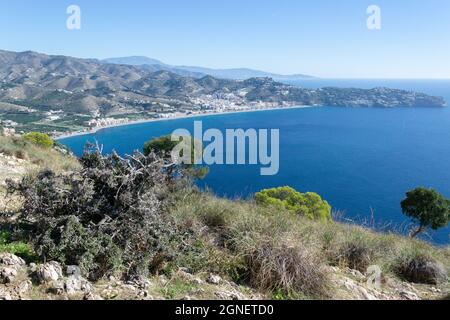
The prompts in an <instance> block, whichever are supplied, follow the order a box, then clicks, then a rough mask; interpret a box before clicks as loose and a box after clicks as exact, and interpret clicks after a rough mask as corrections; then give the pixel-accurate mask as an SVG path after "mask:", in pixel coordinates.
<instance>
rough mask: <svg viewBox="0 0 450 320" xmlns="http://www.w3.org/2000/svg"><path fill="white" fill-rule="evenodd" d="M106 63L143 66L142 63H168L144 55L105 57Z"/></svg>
mask: <svg viewBox="0 0 450 320" xmlns="http://www.w3.org/2000/svg"><path fill="white" fill-rule="evenodd" d="M103 61H104V62H106V63H114V64H129V65H131V66H141V65H145V64H147V65H153V64H156V65H163V66H165V65H166V64H165V63H163V62H161V61H159V60H156V59H151V58H148V57H142V56H132V57H124V58H110V59H105V60H103Z"/></svg>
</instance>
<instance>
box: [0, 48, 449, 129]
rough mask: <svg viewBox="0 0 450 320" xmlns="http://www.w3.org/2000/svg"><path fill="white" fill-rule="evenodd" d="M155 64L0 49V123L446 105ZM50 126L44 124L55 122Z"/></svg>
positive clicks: (400, 93)
mask: <svg viewBox="0 0 450 320" xmlns="http://www.w3.org/2000/svg"><path fill="white" fill-rule="evenodd" d="M135 61H136V62H139V61H140V59H137V58H136V59H135ZM154 66H155V65H136V66H133V65H127V64H113V63H106V62H105V61H99V60H95V59H79V58H73V57H67V56H52V55H46V54H41V53H36V52H32V51H26V52H10V51H1V50H0V120H14V121H16V122H19V123H22V122H26V123H28V122H32V123H36V122H39V123H41V122H42V121H43V120H42V119H46V117H47V114H48V113H52V112H55V111H58V112H63V113H64V116H65V117H66V118H64V119H63V120H61V119H59V120H58V121H62V122H64V123H65V124H66V123H69V124H70V123H71V121H75V122H77V123H78V122H80V121H81V120H80V119H78V118H76V119H75V120H73V118H70V117H73V116H77V117H78V116H83V117H89V118H97V117H110V116H126V117H128V116H130V115H131V116H133V117H134V118H142V117H144V118H145V117H148V116H149V115H150V116H155V115H159V114H161V113H173V112H177V111H181V112H193V111H200V112H202V111H205V110H209V111H214V110H221V111H226V110H230V109H231V110H232V109H233V108H246V107H249V106H254V107H257V108H261V107H263V108H266V107H277V106H278V107H279V106H294V105H313V106H336V107H386V108H388V107H389V108H390V107H400V106H402V107H416V106H425V107H442V106H444V105H446V102H445V101H444V99H443V98H439V97H432V96H429V95H426V94H423V93H417V92H410V91H404V90H396V89H388V88H374V89H371V90H364V89H350V88H349V89H343V88H322V89H305V88H299V87H295V86H291V85H287V84H284V83H281V82H277V81H275V80H274V79H272V78H269V77H255V78H249V79H245V80H231V79H223V78H216V77H213V76H210V75H206V76H201V77H200V75H197V76H192V75H184V76H183V75H180V74H178V73H175V72H173V70H165V69H158V68H155V67H154ZM183 72H189V73H190V72H194V71H187V70H184V71H183ZM61 117H62V116H58V118H61ZM69 119H70V120H69ZM49 121H50V122H51V121H53V120H49ZM83 121H84V120H83ZM47 122H48V121H47ZM47 122H45V126H50V125H52V126H53V125H54V123H47Z"/></svg>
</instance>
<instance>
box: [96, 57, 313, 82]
mask: <svg viewBox="0 0 450 320" xmlns="http://www.w3.org/2000/svg"><path fill="white" fill-rule="evenodd" d="M103 61H104V62H107V63H114V64H127V65H132V66H140V65H148V66H153V67H154V68H160V69H161V70H167V71H172V72H174V73H177V74H180V75H183V76H184V75H188V76H193V77H202V76H205V75H210V76H213V77H216V78H222V79H234V80H245V79H249V78H261V77H269V78H273V79H276V80H297V79H311V78H314V77H312V76H308V75H303V74H294V75H281V74H275V73H270V72H264V71H259V70H252V69H246V68H237V69H211V68H203V67H191V66H171V65H168V64H165V63H163V62H161V61H159V60H156V59H152V58H148V57H141V56H138V57H136V56H132V57H122V58H110V59H105V60H103ZM184 72H190V73H191V74H190V75H189V74H186V73H184Z"/></svg>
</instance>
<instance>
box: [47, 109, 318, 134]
mask: <svg viewBox="0 0 450 320" xmlns="http://www.w3.org/2000/svg"><path fill="white" fill-rule="evenodd" d="M307 108H319V107H318V106H292V107H275V108H267V109H250V110H236V111H223V112H205V113H198V114H191V115H183V116H176V117H173V118H158V119H142V120H135V121H129V122H125V123H118V124H111V125H107V126H102V127H97V128H92V129H91V130H89V131H83V132H71V133H67V134H63V135H60V136H58V137H55V138H54V139H55V141H59V140H64V139H69V138H73V137H79V136H87V135H90V134H95V133H97V132H99V131H102V130H105V129H109V128H116V127H125V126H132V125H137V124H143V123H152V122H160V121H175V120H181V119H190V118H203V117H210V116H221V115H227V114H239V113H253V112H263V111H276V110H289V109H307Z"/></svg>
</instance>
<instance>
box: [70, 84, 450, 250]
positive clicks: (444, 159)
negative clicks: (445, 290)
mask: <svg viewBox="0 0 450 320" xmlns="http://www.w3.org/2000/svg"><path fill="white" fill-rule="evenodd" d="M294 84H296V85H299V86H303V87H310V88H317V87H323V86H338V87H359V88H373V87H375V86H388V87H391V88H400V89H409V90H420V91H422V92H426V93H429V94H433V95H440V96H444V97H445V98H446V99H447V101H448V102H450V81H400V80H399V81H396V80H386V81H384V80H307V81H301V82H296V83H294ZM201 120H203V126H204V128H205V129H208V128H218V129H221V130H225V129H230V128H242V129H248V128H256V129H258V128H273V129H280V140H281V141H280V142H281V146H280V172H279V174H278V175H276V176H272V177H261V176H260V175H259V167H257V166H213V167H211V169H210V174H209V175H208V177H207V178H206V180H205V181H203V182H201V186H202V187H208V188H210V189H211V190H212V191H214V192H215V193H217V194H218V195H221V196H227V197H230V198H233V197H250V196H251V195H252V194H254V193H255V192H257V191H259V190H261V189H264V188H271V187H278V186H285V185H289V186H292V187H294V188H296V189H297V190H299V191H303V192H306V191H313V192H317V193H319V194H320V195H321V196H322V197H323V198H325V199H326V200H328V201H329V202H330V204H331V205H332V206H333V208H334V209H335V210H341V211H343V212H345V217H346V218H349V219H353V220H355V221H357V222H361V221H363V220H365V219H369V218H370V217H371V216H372V212H373V213H374V217H375V221H376V222H377V223H379V224H383V225H386V224H390V226H391V228H397V229H402V228H404V227H405V224H406V223H407V219H405V217H404V216H403V215H402V214H401V210H400V202H401V200H402V199H403V198H404V195H405V192H406V191H408V190H410V189H413V188H415V187H417V186H425V187H432V188H435V189H437V190H438V191H440V192H441V193H443V194H444V195H446V196H447V197H450V161H449V159H450V107H449V108H443V109H440V108H413V109H409V108H398V109H363V108H361V109H358V108H355V109H351V108H348V109H347V108H327V107H325V108H310V109H291V110H277V111H264V112H254V113H241V114H229V115H220V116H210V117H203V118H201ZM193 121H194V119H180V120H173V121H165V122H156V123H147V124H138V125H130V126H125V127H116V128H110V129H105V130H102V131H99V132H97V133H95V134H92V135H89V136H79V137H72V138H68V139H64V140H62V141H61V142H62V143H64V144H66V145H67V146H68V147H70V148H71V149H72V150H73V151H74V152H75V153H77V154H80V153H81V152H82V149H83V146H84V144H85V143H86V141H91V142H92V141H95V140H96V141H98V142H99V143H101V144H103V145H104V151H105V152H110V151H111V150H113V149H115V150H116V151H118V152H119V153H120V154H126V153H131V152H132V151H133V150H135V149H140V148H142V145H143V144H144V142H145V141H147V140H149V139H152V138H154V137H159V136H162V135H165V134H170V133H171V132H172V131H173V130H174V129H178V128H186V129H189V130H192V129H193ZM449 231H450V229H449V228H446V229H442V230H440V231H438V232H433V233H430V236H431V238H428V237H427V238H426V239H428V240H431V241H433V242H435V243H438V244H448V243H450V239H449Z"/></svg>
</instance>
